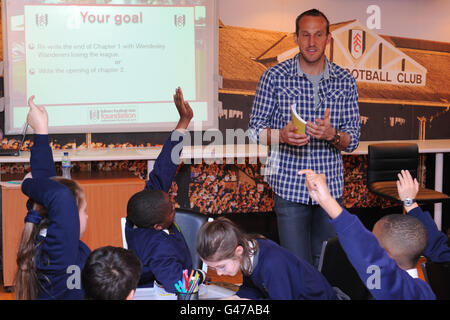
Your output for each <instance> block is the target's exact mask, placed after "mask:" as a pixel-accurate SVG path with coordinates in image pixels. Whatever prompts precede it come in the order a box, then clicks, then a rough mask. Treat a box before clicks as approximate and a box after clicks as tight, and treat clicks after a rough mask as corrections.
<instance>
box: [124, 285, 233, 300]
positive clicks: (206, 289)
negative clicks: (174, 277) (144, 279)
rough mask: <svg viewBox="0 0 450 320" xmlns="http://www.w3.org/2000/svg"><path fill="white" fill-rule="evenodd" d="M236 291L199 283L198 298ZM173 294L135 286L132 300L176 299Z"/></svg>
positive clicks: (214, 297)
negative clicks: (159, 292)
mask: <svg viewBox="0 0 450 320" xmlns="http://www.w3.org/2000/svg"><path fill="white" fill-rule="evenodd" d="M235 294H236V292H234V291H232V290H230V289H227V288H223V287H219V286H216V285H214V284H210V285H207V286H205V285H203V284H202V285H200V287H199V299H200V300H217V299H221V298H226V297H230V296H232V295H235ZM176 299H177V297H176V295H175V294H168V293H167V292H164V293H163V294H158V293H157V292H156V290H155V288H154V287H153V288H137V289H136V292H135V294H134V298H133V300H176Z"/></svg>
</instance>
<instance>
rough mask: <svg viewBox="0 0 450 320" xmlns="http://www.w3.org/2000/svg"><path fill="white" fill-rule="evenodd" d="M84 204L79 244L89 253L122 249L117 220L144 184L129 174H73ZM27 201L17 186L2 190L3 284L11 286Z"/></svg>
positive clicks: (124, 212)
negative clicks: (84, 224)
mask: <svg viewBox="0 0 450 320" xmlns="http://www.w3.org/2000/svg"><path fill="white" fill-rule="evenodd" d="M73 179H74V180H77V181H78V182H79V183H80V184H81V185H82V187H83V190H84V192H85V194H86V200H87V204H88V205H87V214H88V222H87V227H86V231H85V233H84V235H83V237H82V238H81V240H82V241H83V242H84V243H86V244H87V245H88V247H89V248H90V249H91V250H94V249H96V248H98V247H101V246H105V245H111V246H118V247H121V246H122V234H121V229H120V218H121V217H125V216H126V207H127V203H128V199H129V198H130V197H131V196H132V195H133V194H135V193H136V192H138V191H141V190H143V188H144V186H145V182H144V180H141V179H139V178H138V177H136V176H133V175H130V174H129V173H112V172H110V173H94V174H89V175H88V174H74V175H73ZM26 200H27V198H26V197H25V195H24V194H22V191H21V190H20V187H19V186H12V187H5V186H2V228H3V280H4V283H3V284H4V286H12V285H13V284H14V277H15V273H16V270H17V265H16V256H17V250H18V247H19V241H20V237H21V235H22V229H23V224H24V222H23V220H24V217H25V214H26V206H25V203H26Z"/></svg>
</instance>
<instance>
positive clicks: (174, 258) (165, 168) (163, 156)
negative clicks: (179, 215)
mask: <svg viewBox="0 0 450 320" xmlns="http://www.w3.org/2000/svg"><path fill="white" fill-rule="evenodd" d="M172 140H173V141H172ZM182 140H183V135H182V134H180V133H179V132H177V131H174V132H173V133H172V135H171V137H169V138H168V139H167V140H166V142H165V143H164V146H163V148H162V150H161V153H160V154H159V156H158V158H157V159H156V161H155V164H154V167H153V170H152V172H150V174H149V179H148V181H147V183H146V186H145V189H147V190H162V191H164V192H168V191H169V189H170V187H171V185H172V180H173V178H174V176H175V173H176V169H177V166H178V161H176V160H177V159H173V158H172V157H179V155H180V153H181V147H180V146H182V144H180V143H182ZM173 160H175V162H174V161H173ZM125 236H126V239H127V243H128V248H129V249H130V250H132V251H133V252H134V253H135V254H136V255H137V257H138V258H139V259H140V260H141V262H142V274H141V279H140V281H139V284H138V287H153V283H154V281H155V280H157V281H158V282H159V283H160V284H162V285H163V286H164V289H165V290H166V291H167V292H172V293H175V292H176V289H175V283H177V282H178V280H181V279H182V272H183V270H184V269H192V258H191V255H190V251H189V248H188V246H187V244H186V241H185V239H184V237H183V234H182V233H181V231H180V230H179V228H178V226H176V224H175V223H173V224H172V225H171V226H170V227H169V229H168V230H159V231H158V230H155V229H153V228H138V227H136V226H134V225H133V224H132V223H131V221H129V220H127V223H126V225H125Z"/></svg>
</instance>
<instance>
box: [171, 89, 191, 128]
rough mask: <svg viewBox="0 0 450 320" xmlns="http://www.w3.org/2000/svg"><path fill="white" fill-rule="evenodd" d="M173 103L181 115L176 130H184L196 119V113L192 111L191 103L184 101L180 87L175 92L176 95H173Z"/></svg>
mask: <svg viewBox="0 0 450 320" xmlns="http://www.w3.org/2000/svg"><path fill="white" fill-rule="evenodd" d="M173 102H174V103H175V106H176V107H177V110H178V113H179V115H180V120H178V124H177V126H176V127H175V130H177V129H182V130H184V129H186V128H187V127H188V126H189V123H190V122H191V120H192V118H193V117H194V112H193V111H192V108H191V106H190V105H189V103H188V102H186V101H184V98H183V91H182V90H181V88H180V87H178V88H177V89H176V90H175V94H174V95H173Z"/></svg>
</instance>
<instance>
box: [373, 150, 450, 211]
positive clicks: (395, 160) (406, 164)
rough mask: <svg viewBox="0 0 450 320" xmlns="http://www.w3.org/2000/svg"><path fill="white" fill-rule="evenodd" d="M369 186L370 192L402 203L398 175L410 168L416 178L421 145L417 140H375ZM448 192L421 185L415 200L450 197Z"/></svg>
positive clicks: (439, 200)
mask: <svg viewBox="0 0 450 320" xmlns="http://www.w3.org/2000/svg"><path fill="white" fill-rule="evenodd" d="M368 148H369V149H368V169H367V186H368V188H369V190H370V191H372V192H373V193H375V194H377V195H380V196H382V197H384V198H387V199H389V200H393V201H395V202H398V203H401V201H400V198H399V196H398V191H397V184H396V181H397V180H398V176H397V174H398V173H400V171H401V170H408V171H409V172H410V173H411V176H412V177H413V178H414V177H416V176H417V168H418V165H419V148H418V146H417V144H415V143H376V144H370V145H369V147H368ZM449 199H450V197H449V196H448V195H446V194H445V193H442V192H439V191H436V190H433V189H428V188H423V187H419V192H418V193H417V196H416V199H415V200H416V202H417V203H419V204H423V203H435V202H442V201H445V200H449Z"/></svg>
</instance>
